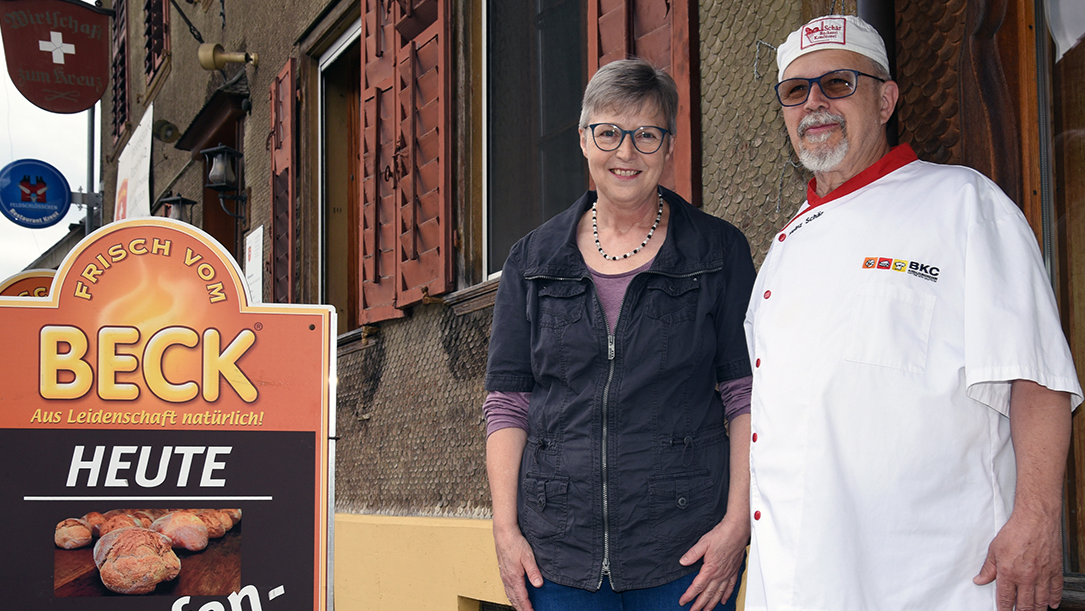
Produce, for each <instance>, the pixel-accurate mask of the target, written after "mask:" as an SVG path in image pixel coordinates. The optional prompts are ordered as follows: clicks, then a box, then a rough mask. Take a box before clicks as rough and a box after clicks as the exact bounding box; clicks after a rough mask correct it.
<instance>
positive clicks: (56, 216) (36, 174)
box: [0, 159, 72, 229]
mask: <svg viewBox="0 0 1085 611" xmlns="http://www.w3.org/2000/svg"><path fill="white" fill-rule="evenodd" d="M71 205H72V188H71V187H70V186H68V180H67V179H66V178H64V175H63V174H61V173H60V170H58V169H56V168H54V167H53V166H51V165H49V164H48V163H45V162H44V161H38V160H37V159H19V160H18V161H12V162H11V163H9V164H7V165H6V166H4V168H3V169H0V213H3V215H4V216H6V217H7V218H8V220H10V221H11V222H13V223H15V224H16V225H19V226H21V227H26V228H28V229H44V228H46V227H52V226H53V225H56V224H57V223H59V222H60V221H61V219H63V218H64V216H65V215H67V214H68V208H70V207H71Z"/></svg>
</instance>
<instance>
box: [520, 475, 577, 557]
mask: <svg viewBox="0 0 1085 611" xmlns="http://www.w3.org/2000/svg"><path fill="white" fill-rule="evenodd" d="M520 494H521V499H522V502H523V506H524V511H521V512H520V530H521V531H523V533H524V536H525V537H527V538H528V539H534V540H537V541H538V540H543V539H550V538H553V537H559V536H561V535H563V534H565V526H566V524H567V523H568V518H569V502H568V499H569V478H568V477H564V476H559V475H541V474H539V473H528V474H527V475H525V476H524V480H523V485H522V486H521V490H520Z"/></svg>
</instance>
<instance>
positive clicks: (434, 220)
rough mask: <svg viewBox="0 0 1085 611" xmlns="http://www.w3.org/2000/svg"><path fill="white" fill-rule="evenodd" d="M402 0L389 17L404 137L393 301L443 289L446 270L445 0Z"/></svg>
mask: <svg viewBox="0 0 1085 611" xmlns="http://www.w3.org/2000/svg"><path fill="white" fill-rule="evenodd" d="M406 4H407V5H408V6H410V7H411V8H410V9H409V11H404V14H402V15H401V18H400V20H399V21H398V22H397V24H396V29H397V30H398V31H399V32H400V35H401V36H403V37H404V38H403V43H404V44H403V46H402V47H401V48H400V50H399V56H398V59H397V62H396V77H397V78H396V81H397V84H398V88H399V92H398V95H397V102H398V115H397V118H398V119H399V125H398V128H399V140H400V142H403V143H404V145H405V147H404V150H403V153H405V156H404V157H403V158H402V161H403V164H402V170H403V174H402V175H401V177H400V179H399V193H398V199H397V203H398V214H399V219H398V230H399V242H398V244H397V247H398V260H397V264H398V281H399V287H398V288H399V291H398V292H399V295H398V298H397V305H398V306H399V307H404V306H407V305H410V304H413V303H418V302H419V301H421V300H422V297H423V295H425V294H426V293H428V294H430V295H439V294H441V293H445V292H448V290H449V289H450V288H451V287H450V286H449V284H450V280H451V275H452V274H451V273H450V272H451V267H452V256H451V250H452V249H451V245H452V235H451V233H452V232H451V222H450V221H451V215H452V206H451V199H452V198H451V193H450V188H449V182H450V180H449V174H450V173H449V168H448V167H447V166H448V163H447V161H448V157H449V153H448V150H449V145H450V142H449V132H450V131H451V130H450V129H449V127H450V125H449V124H450V117H449V112H448V101H449V100H448V97H449V96H448V91H449V74H448V69H447V68H448V66H449V64H450V62H449V61H448V21H449V20H448V16H447V8H448V2H447V0H423V1H422V2H414V3H413V6H411V2H410V0H408V2H407V3H406ZM416 32H417V33H416ZM407 36H410V37H409V38H408V37H407Z"/></svg>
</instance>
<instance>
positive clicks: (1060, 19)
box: [1047, 0, 1085, 62]
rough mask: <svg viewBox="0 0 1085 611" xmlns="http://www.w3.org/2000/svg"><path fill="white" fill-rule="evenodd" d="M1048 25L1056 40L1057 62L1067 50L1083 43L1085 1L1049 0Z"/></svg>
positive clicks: (1052, 36) (1084, 33)
mask: <svg viewBox="0 0 1085 611" xmlns="http://www.w3.org/2000/svg"><path fill="white" fill-rule="evenodd" d="M1047 26H1048V29H1050V30H1051V38H1053V39H1054V40H1055V62H1058V61H1059V60H1060V59H1062V56H1063V55H1066V52H1067V51H1069V50H1070V49H1072V48H1074V46H1075V45H1078V44H1081V39H1082V37H1083V36H1085V2H1082V1H1081V0H1047Z"/></svg>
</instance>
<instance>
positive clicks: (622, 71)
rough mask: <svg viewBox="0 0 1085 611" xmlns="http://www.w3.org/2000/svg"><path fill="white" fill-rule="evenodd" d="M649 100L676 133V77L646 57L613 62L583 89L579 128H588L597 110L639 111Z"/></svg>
mask: <svg viewBox="0 0 1085 611" xmlns="http://www.w3.org/2000/svg"><path fill="white" fill-rule="evenodd" d="M646 102H650V103H651V104H652V105H653V106H655V107H656V108H657V109H658V110H659V112H661V113H663V116H664V117H666V118H667V125H666V127H667V130H669V131H670V133H671V135H672V136H673V135H674V134H675V130H676V128H677V124H678V119H677V116H678V86H677V85H675V84H674V79H672V78H671V77H670V75H669V74H667V73H666V72H664V71H662V70H660V69H658V68H656V67H655V66H653V65H652V64H650V63H648V62H647V61H645V60H643V59H639V58H632V59H620V60H617V61H613V62H610V63H609V64H607V65H605V66H603V67H601V68H599V70H598V71H596V73H595V75H594V76H592V77H591V80H590V81H588V86H587V88H586V89H584V102H583V104H582V105H581V107H580V127H582V128H586V127H587V126H588V121H590V120H591V117H592V116H594V115H595V114H596V113H597V112H600V111H605V110H610V111H616V112H625V111H637V110H640V109H641V108H642V107H643V106H644V105H645V103H646ZM629 127H640V126H629ZM659 127H662V126H659Z"/></svg>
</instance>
